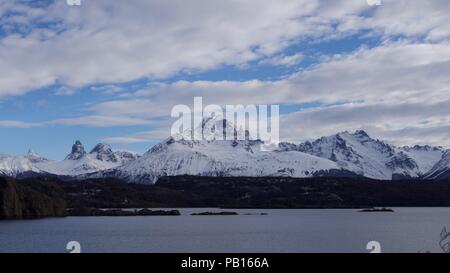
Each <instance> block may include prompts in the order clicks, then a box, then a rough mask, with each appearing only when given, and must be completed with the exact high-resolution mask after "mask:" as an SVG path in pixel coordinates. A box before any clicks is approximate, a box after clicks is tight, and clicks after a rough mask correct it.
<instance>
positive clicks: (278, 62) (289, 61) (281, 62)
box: [260, 53, 304, 67]
mask: <svg viewBox="0 0 450 273" xmlns="http://www.w3.org/2000/svg"><path fill="white" fill-rule="evenodd" d="M303 59H304V56H303V55H302V54H300V53H297V54H293V55H288V56H274V57H272V58H268V59H264V60H262V61H261V62H260V64H269V65H273V66H286V67H290V66H294V65H296V64H298V63H300V62H301V61H302V60H303Z"/></svg>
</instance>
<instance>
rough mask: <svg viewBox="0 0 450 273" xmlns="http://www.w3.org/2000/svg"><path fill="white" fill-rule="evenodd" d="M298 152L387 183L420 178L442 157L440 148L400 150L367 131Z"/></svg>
mask: <svg viewBox="0 0 450 273" xmlns="http://www.w3.org/2000/svg"><path fill="white" fill-rule="evenodd" d="M287 148H288V145H286V144H285V145H284V149H287ZM296 149H298V150H299V151H302V152H305V153H309V154H312V155H316V156H319V157H323V158H327V159H330V160H332V161H334V162H336V163H337V164H338V165H339V166H340V167H342V168H344V169H347V170H350V171H352V172H355V173H357V174H359V175H363V176H366V177H369V178H375V179H384V180H390V179H395V178H404V177H413V178H418V177H420V176H422V175H423V174H425V173H426V172H427V171H428V170H429V169H431V168H432V166H433V165H434V164H436V162H437V161H439V159H440V157H441V156H442V151H441V150H440V149H439V148H432V147H427V146H424V147H421V146H416V147H413V148H410V147H403V148H397V147H395V146H392V145H389V144H386V143H385V142H383V141H380V140H376V139H373V138H371V137H369V135H368V134H367V133H366V132H364V131H356V132H355V133H349V132H343V133H338V134H336V135H333V136H329V137H323V138H320V139H318V140H316V141H314V142H305V143H302V144H300V145H298V146H297V147H296Z"/></svg>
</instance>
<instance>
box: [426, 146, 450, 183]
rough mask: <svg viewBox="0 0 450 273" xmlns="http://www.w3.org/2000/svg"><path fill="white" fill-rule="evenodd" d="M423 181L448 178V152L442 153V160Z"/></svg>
mask: <svg viewBox="0 0 450 273" xmlns="http://www.w3.org/2000/svg"><path fill="white" fill-rule="evenodd" d="M424 178H425V179H448V178H450V150H447V151H445V152H444V154H443V156H442V159H441V160H439V162H438V163H436V164H435V165H434V166H433V168H432V169H431V170H430V171H429V172H428V173H427V174H426V175H425V176H424Z"/></svg>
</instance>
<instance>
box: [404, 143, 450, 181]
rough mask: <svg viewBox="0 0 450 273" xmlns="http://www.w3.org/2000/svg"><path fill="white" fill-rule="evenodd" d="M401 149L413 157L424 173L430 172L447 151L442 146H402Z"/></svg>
mask: <svg viewBox="0 0 450 273" xmlns="http://www.w3.org/2000/svg"><path fill="white" fill-rule="evenodd" d="M399 150H400V151H402V152H404V153H406V154H407V155H408V156H409V157H410V158H412V159H413V160H414V161H415V162H416V163H417V166H418V168H419V170H420V172H421V173H422V174H426V173H428V172H429V171H430V170H431V169H432V168H433V167H434V166H435V165H436V164H437V163H438V162H439V161H440V160H441V159H442V156H443V155H444V153H445V149H443V148H442V147H431V146H419V145H416V146H414V147H408V146H405V147H401V148H399Z"/></svg>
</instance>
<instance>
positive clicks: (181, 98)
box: [92, 42, 450, 146]
mask: <svg viewBox="0 0 450 273" xmlns="http://www.w3.org/2000/svg"><path fill="white" fill-rule="evenodd" d="M447 71H450V45H448V44H445V43H444V44H428V43H418V44H410V43H407V42H396V43H385V44H383V45H381V46H379V47H375V48H361V49H359V50H357V51H355V52H352V53H350V54H347V55H340V56H333V57H331V58H328V59H327V60H325V61H324V62H322V63H320V64H318V65H315V66H313V67H312V68H310V69H308V70H303V71H300V72H298V73H295V74H293V75H291V76H289V77H287V78H284V79H280V80H275V81H258V80H253V81H245V82H233V81H216V82H214V81H194V82H187V81H179V82H175V83H171V84H164V83H161V84H154V85H151V86H150V87H148V88H146V89H144V90H140V91H137V92H136V93H135V94H134V97H133V98H132V99H127V100H115V101H109V102H105V103H101V104H99V105H95V106H93V107H92V109H95V110H96V111H98V112H99V113H102V114H106V113H117V114H119V115H122V116H131V117H134V116H136V117H145V116H147V117H149V116H151V117H163V116H168V115H169V114H170V110H171V109H172V107H173V106H174V105H176V104H179V103H183V104H186V105H192V102H193V97H194V96H202V97H203V99H204V104H219V105H225V104H244V105H248V104H282V105H289V104H290V105H297V104H302V103H311V102H317V105H321V107H319V108H315V109H312V110H304V111H300V112H296V113H292V114H290V115H288V116H286V117H285V118H283V119H282V121H281V128H282V132H281V137H282V138H284V139H287V140H300V139H303V140H304V139H308V138H314V137H319V136H323V135H327V134H332V133H335V132H338V131H343V130H351V129H360V128H365V129H367V130H369V131H371V132H374V135H375V136H379V137H388V138H389V140H390V141H393V142H396V143H400V142H401V141H402V140H404V141H405V143H407V144H413V143H414V142H421V143H424V142H427V141H426V140H428V138H427V139H426V140H424V139H414V138H410V137H408V136H407V135H405V134H402V132H403V131H402V129H404V128H415V131H418V130H427V128H429V127H430V126H432V127H433V128H434V127H435V128H438V127H439V126H442V127H443V128H446V126H448V124H449V120H448V118H447V117H448V116H450V110H448V109H450V103H449V100H450V97H449V94H450V93H449V91H450V90H449V89H450V87H449V86H450V78H449V77H448V75H447V74H448V73H447ZM299 107H300V106H299ZM282 109H283V107H282ZM283 128H284V129H285V130H283ZM394 131H395V132H398V134H397V135H396V136H394V135H393V134H392V133H389V132H394ZM434 131H436V130H434ZM429 142H430V143H438V142H441V144H442V145H444V144H445V145H448V146H450V142H449V141H448V139H447V138H446V137H443V136H442V135H434V134H433V133H432V131H430V135H429Z"/></svg>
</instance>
